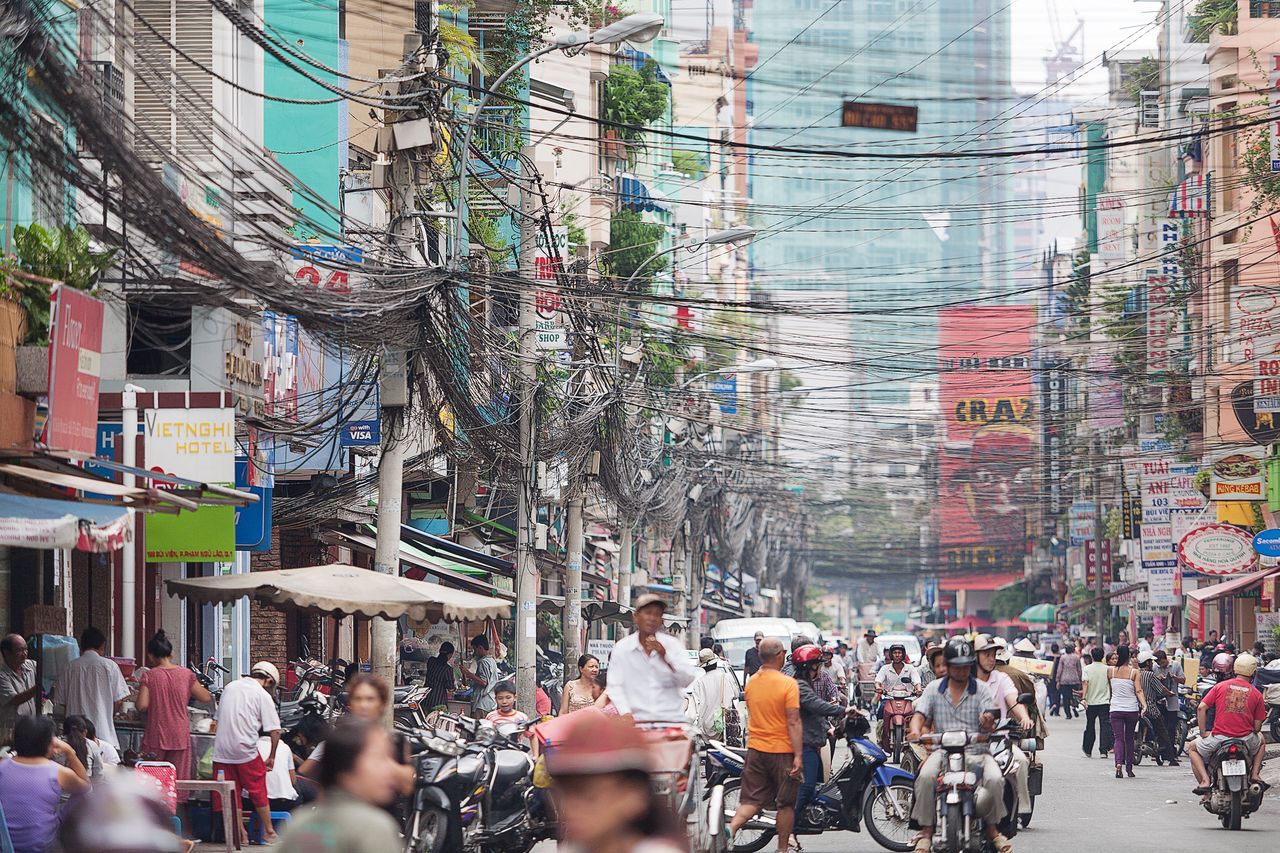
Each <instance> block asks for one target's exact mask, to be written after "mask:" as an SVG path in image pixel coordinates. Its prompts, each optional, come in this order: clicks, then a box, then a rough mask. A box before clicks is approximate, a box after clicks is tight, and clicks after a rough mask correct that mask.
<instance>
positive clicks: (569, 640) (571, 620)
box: [564, 492, 582, 678]
mask: <svg viewBox="0 0 1280 853" xmlns="http://www.w3.org/2000/svg"><path fill="white" fill-rule="evenodd" d="M566 509H567V513H566V514H567V516H568V518H567V519H566V520H565V546H564V547H565V552H566V560H565V582H564V674H565V677H566V678H572V677H576V676H577V674H578V658H579V657H580V656H581V655H582V493H581V492H579V493H578V494H577V495H575V496H574V497H573V498H571V499H570V500H569V504H568V506H567V507H566Z"/></svg>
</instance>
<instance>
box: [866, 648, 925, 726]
mask: <svg viewBox="0 0 1280 853" xmlns="http://www.w3.org/2000/svg"><path fill="white" fill-rule="evenodd" d="M895 687H909V688H911V693H912V694H913V695H915V696H919V695H920V672H919V670H917V669H916V668H915V667H914V666H912V665H911V663H910V662H909V661H908V660H907V647H906V646H904V645H903V644H902V643H894V644H893V645H892V646H890V647H889V661H888V662H887V663H886V664H885V665H884V666H882V667H880V671H879V672H877V673H876V698H875V709H876V719H880V718H881V717H882V716H883V714H884V703H885V702H886V701H887V700H886V699H885V695H884V694H885V693H886V692H888V691H891V690H893V689H894V688H895Z"/></svg>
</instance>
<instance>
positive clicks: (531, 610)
mask: <svg viewBox="0 0 1280 853" xmlns="http://www.w3.org/2000/svg"><path fill="white" fill-rule="evenodd" d="M520 164H521V165H520V177H521V180H520V186H519V189H520V223H519V228H520V253H519V270H518V271H519V274H520V395H519V399H518V405H519V415H520V438H519V442H520V458H519V465H520V476H519V481H518V483H517V489H516V607H517V609H518V610H517V613H516V637H515V641H516V690H517V691H518V694H519V702H520V707H521V708H522V709H523V710H524V711H525V712H526V713H527V714H529V716H531V717H532V716H533V715H534V713H535V704H536V701H537V689H538V678H537V675H538V652H537V642H538V615H537V614H538V562H537V556H536V554H535V553H534V527H535V525H536V523H537V506H538V504H537V497H536V492H537V483H535V482H534V480H535V476H534V464H535V454H534V443H533V442H534V423H533V419H534V405H535V399H534V398H535V394H534V389H535V386H536V384H537V380H538V373H537V363H536V358H537V349H536V344H537V333H536V331H535V325H536V322H535V321H536V313H535V311H534V301H533V300H534V294H533V282H534V281H535V280H536V278H537V275H536V271H535V269H534V266H535V262H534V258H535V256H536V255H537V236H538V228H537V220H536V219H535V216H536V208H535V206H534V197H533V191H532V187H531V186H530V182H531V181H532V178H533V176H532V175H531V174H530V169H531V168H532V164H533V147H532V146H529V145H526V146H524V147H523V148H521V149H520ZM579 552H581V549H579Z"/></svg>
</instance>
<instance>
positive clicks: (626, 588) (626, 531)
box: [614, 520, 635, 637]
mask: <svg viewBox="0 0 1280 853" xmlns="http://www.w3.org/2000/svg"><path fill="white" fill-rule="evenodd" d="M634 560H635V534H634V532H633V531H632V529H631V522H630V521H627V520H624V521H623V522H622V532H621V534H619V536H618V604H620V605H622V606H623V607H630V606H631V573H632V572H633V571H634V570H635V562H634ZM618 633H619V632H618V631H615V632H614V637H617V636H618ZM623 633H624V635H625V631H624V632H623Z"/></svg>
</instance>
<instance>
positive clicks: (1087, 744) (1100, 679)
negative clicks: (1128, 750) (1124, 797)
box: [1080, 648, 1113, 758]
mask: <svg viewBox="0 0 1280 853" xmlns="http://www.w3.org/2000/svg"><path fill="white" fill-rule="evenodd" d="M1089 654H1090V655H1091V656H1092V658H1093V660H1092V662H1090V664H1089V665H1088V666H1086V667H1085V668H1084V672H1083V676H1082V677H1083V678H1084V682H1083V684H1084V714H1085V716H1084V741H1083V742H1082V744H1081V746H1080V748H1081V749H1082V750H1083V751H1084V757H1085V758H1093V744H1094V738H1095V732H1094V729H1095V728H1096V729H1097V732H1096V738H1097V744H1098V755H1100V756H1102V757H1103V758H1106V757H1107V753H1108V752H1110V751H1111V747H1112V743H1113V736H1112V733H1111V682H1109V681H1108V680H1107V665H1106V664H1105V663H1103V662H1102V649H1098V648H1095V649H1091V650H1090V652H1089Z"/></svg>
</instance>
